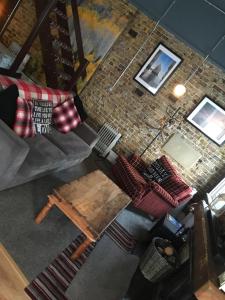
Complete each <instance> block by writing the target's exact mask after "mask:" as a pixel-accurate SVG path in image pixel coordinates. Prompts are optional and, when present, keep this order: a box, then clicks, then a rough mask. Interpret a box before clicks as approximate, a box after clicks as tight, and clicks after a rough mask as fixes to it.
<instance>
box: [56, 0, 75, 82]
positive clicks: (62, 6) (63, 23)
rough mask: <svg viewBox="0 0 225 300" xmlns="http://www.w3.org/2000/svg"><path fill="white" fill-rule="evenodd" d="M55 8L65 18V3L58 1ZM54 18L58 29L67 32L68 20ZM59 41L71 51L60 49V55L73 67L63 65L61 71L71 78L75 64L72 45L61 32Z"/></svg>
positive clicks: (67, 37) (68, 38)
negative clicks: (60, 28)
mask: <svg viewBox="0 0 225 300" xmlns="http://www.w3.org/2000/svg"><path fill="white" fill-rule="evenodd" d="M57 8H58V10H59V11H61V12H62V13H63V15H65V16H67V12H66V4H65V3H62V2H60V1H58V3H57ZM56 18H57V23H58V25H59V26H60V27H62V28H63V29H64V30H65V31H67V32H69V26H68V19H67V20H65V19H63V18H62V17H60V16H59V15H57V14H56ZM59 40H60V41H61V42H62V43H63V44H65V45H67V46H68V47H69V48H70V49H71V52H70V51H68V50H65V49H63V48H61V55H62V57H63V58H65V59H67V60H68V61H70V62H72V64H73V67H71V66H67V65H63V69H64V72H65V73H66V74H68V75H70V76H71V77H73V75H74V67H75V62H74V59H73V49H72V45H71V40H70V36H69V35H66V34H64V33H62V32H61V31H59Z"/></svg>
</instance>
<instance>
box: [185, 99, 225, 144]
mask: <svg viewBox="0 0 225 300" xmlns="http://www.w3.org/2000/svg"><path fill="white" fill-rule="evenodd" d="M187 121H188V122H189V123H191V124H192V125H193V126H194V127H195V128H197V129H198V130H200V131H201V132H202V133H203V134H204V135H205V136H206V137H207V138H209V139H210V140H211V141H213V142H214V143H216V144H217V145H218V146H222V145H223V144H224V142H225V109H223V108H222V107H221V106H220V105H218V104H216V103H215V101H213V100H212V99H210V97H208V96H207V95H205V96H204V97H203V98H202V100H201V101H200V102H199V104H198V105H197V106H196V107H195V108H194V110H193V111H192V112H191V113H190V114H189V115H188V117H187Z"/></svg>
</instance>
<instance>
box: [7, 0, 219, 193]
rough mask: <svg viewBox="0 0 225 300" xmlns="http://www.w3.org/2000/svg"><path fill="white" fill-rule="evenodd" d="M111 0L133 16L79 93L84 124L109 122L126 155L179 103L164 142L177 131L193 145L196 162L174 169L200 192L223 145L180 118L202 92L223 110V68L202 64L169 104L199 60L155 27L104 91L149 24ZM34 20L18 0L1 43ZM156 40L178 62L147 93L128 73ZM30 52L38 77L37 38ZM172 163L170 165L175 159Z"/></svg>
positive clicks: (157, 150) (210, 181) (156, 146)
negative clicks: (182, 93) (165, 78)
mask: <svg viewBox="0 0 225 300" xmlns="http://www.w3.org/2000/svg"><path fill="white" fill-rule="evenodd" d="M114 1H115V7H118V10H122V11H124V10H125V11H129V12H130V14H131V15H132V14H134V17H133V19H131V21H130V23H129V25H128V27H127V28H126V30H125V31H124V32H123V34H121V36H120V37H119V39H118V40H117V41H116V43H115V44H114V46H113V48H112V49H111V51H110V52H109V54H108V55H107V57H106V59H105V60H104V62H103V63H102V65H101V66H100V67H99V69H98V70H97V72H96V73H95V75H94V77H93V79H92V80H91V81H90V83H89V84H88V86H87V87H86V88H85V90H84V91H83V93H82V98H83V100H84V104H85V106H86V108H87V111H88V114H89V116H90V123H91V124H92V125H93V126H94V127H95V128H96V129H98V128H100V127H101V125H103V123H104V122H109V123H111V124H112V125H113V126H115V127H116V128H117V129H118V131H119V132H121V133H122V138H121V141H120V143H119V144H118V146H117V147H116V152H118V153H125V154H129V153H131V152H134V151H135V152H137V153H139V154H140V153H142V151H143V150H144V149H145V147H146V146H147V144H148V143H149V142H150V141H151V140H152V139H153V138H154V136H155V134H156V131H154V130H151V125H152V126H155V127H157V126H158V125H159V124H160V122H162V121H163V120H164V118H165V117H166V116H167V114H166V109H167V107H168V106H172V107H173V108H174V109H176V108H177V107H179V106H180V107H181V109H180V111H179V114H178V115H177V117H176V122H175V123H174V124H172V125H171V127H170V128H167V129H166V130H165V134H164V136H165V141H166V140H167V139H168V138H169V137H170V136H171V135H172V134H173V133H176V132H178V133H181V134H182V135H183V136H185V137H186V138H187V139H188V140H190V141H191V142H192V143H193V144H194V147H195V148H196V150H198V151H200V152H201V154H202V161H201V162H199V163H198V164H197V165H196V166H194V167H193V168H192V169H191V170H188V171H187V170H183V169H182V168H181V167H180V166H179V165H177V168H178V169H179V171H180V172H181V173H182V175H183V176H184V178H185V179H186V180H187V182H188V183H190V184H192V185H194V186H196V187H197V188H198V189H203V190H204V188H205V187H206V189H210V187H212V186H213V185H214V184H215V183H216V182H217V181H218V180H219V179H220V178H221V177H222V176H223V175H224V174H225V162H224V158H225V147H218V146H217V145H215V144H214V143H213V142H211V141H210V140H209V139H207V138H206V137H205V136H204V135H203V134H202V133H200V132H199V131H198V130H197V129H195V128H194V127H193V126H192V125H190V124H189V123H188V122H187V121H186V116H187V115H188V114H189V113H190V112H191V110H192V109H193V108H194V107H195V106H196V105H197V103H199V101H200V100H201V99H202V98H203V96H204V95H205V94H207V95H208V96H209V97H211V98H212V99H214V100H215V101H216V102H217V103H218V104H220V105H221V106H223V107H224V108H225V100H224V99H225V88H224V83H225V74H224V72H223V71H222V70H220V69H219V68H217V67H215V66H213V65H212V64H210V63H206V64H205V65H204V67H202V68H201V70H200V71H199V72H198V73H197V74H196V75H195V76H194V77H193V78H192V80H191V81H190V82H189V84H188V86H187V88H188V90H187V93H186V95H185V96H184V97H183V98H182V99H181V100H180V101H178V102H177V103H173V102H172V101H171V100H170V99H169V96H170V94H171V91H172V89H173V87H174V86H175V84H176V83H182V82H184V81H185V80H186V79H187V77H188V75H189V74H190V72H191V71H192V70H194V69H195V68H196V66H198V65H199V64H201V62H202V60H203V58H202V57H201V56H200V55H199V54H197V53H196V52H195V51H193V50H191V49H190V48H189V47H187V45H185V44H184V43H182V42H180V41H179V40H177V39H176V38H175V37H174V36H173V35H172V34H170V33H168V32H167V31H165V30H164V29H162V28H161V27H158V29H157V30H156V31H155V32H154V34H153V35H152V37H151V38H150V40H149V42H148V43H147V44H146V46H145V48H144V49H143V50H142V51H141V53H140V54H139V55H138V56H137V58H136V59H135V61H134V62H133V63H132V65H131V66H130V68H129V69H128V70H127V72H126V73H125V75H124V76H123V77H122V79H121V80H120V82H119V83H118V85H117V86H116V87H115V88H114V89H113V91H112V92H109V88H110V87H111V86H112V85H113V84H114V83H115V81H116V80H117V79H118V77H119V76H120V74H121V73H122V71H123V70H124V68H125V67H126V66H127V64H128V63H129V61H130V60H131V59H132V58H133V56H134V55H135V53H136V52H137V50H138V49H139V47H140V46H141V45H142V43H143V42H144V41H145V40H146V38H147V37H148V33H149V32H150V31H151V29H152V28H153V27H154V25H155V22H154V21H152V20H150V19H149V18H147V17H146V16H145V15H143V14H142V13H140V12H136V9H135V8H134V7H133V6H131V5H128V4H127V3H126V2H125V1H123V0H114ZM135 12H136V13H135ZM35 20H36V16H35V9H34V4H33V0H23V2H22V6H21V8H20V9H19V10H18V11H17V13H16V15H15V18H14V20H13V21H12V23H11V24H10V26H9V28H8V30H7V32H6V33H5V35H4V43H5V44H6V45H9V44H10V42H11V41H13V40H14V41H17V42H18V43H19V44H22V43H23V41H24V40H25V37H26V36H27V35H28V34H29V32H30V29H31V27H32V25H33V24H34V22H35ZM130 29H133V30H135V31H136V32H137V33H138V35H137V37H136V38H133V37H131V36H130V35H129V30H130ZM159 42H162V43H164V44H165V45H166V46H168V47H169V48H170V49H172V50H173V51H174V52H175V53H177V54H178V55H179V56H181V57H182V58H183V63H182V64H181V65H180V67H178V69H177V70H176V72H175V73H174V74H173V76H172V77H171V78H170V79H169V81H167V82H166V84H165V85H164V86H163V88H162V89H161V90H160V91H159V93H158V94H157V95H156V96H152V95H151V94H150V93H148V92H147V91H146V90H145V89H143V88H142V87H141V86H140V85H139V84H138V83H136V82H135V81H134V80H133V77H134V76H135V74H136V73H137V71H138V70H139V69H140V67H141V66H142V65H143V63H144V61H145V60H146V59H147V58H148V56H149V55H150V54H151V52H152V51H153V49H154V48H155V47H156V45H157V44H158V43H159ZM31 54H32V56H33V57H34V58H37V61H39V64H38V66H37V72H38V74H39V77H40V78H41V79H42V80H43V78H44V76H43V72H41V63H42V58H41V51H40V44H39V40H38V39H37V41H35V43H34V45H33V47H32V50H31ZM136 88H138V89H140V90H142V91H143V93H144V94H143V96H142V97H139V96H138V95H137V94H136V93H135V90H136ZM165 141H163V140H162V139H158V140H156V141H155V142H154V143H153V144H152V145H151V147H150V148H149V150H148V151H147V152H146V154H145V156H144V159H145V160H146V161H150V160H154V159H155V158H157V157H158V156H160V155H161V154H162V149H161V148H162V145H163V144H164V143H165ZM174 163H175V164H176V162H175V161H174Z"/></svg>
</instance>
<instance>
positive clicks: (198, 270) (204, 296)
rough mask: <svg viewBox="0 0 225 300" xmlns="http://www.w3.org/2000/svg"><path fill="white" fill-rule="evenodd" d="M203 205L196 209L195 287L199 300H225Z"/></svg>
mask: <svg viewBox="0 0 225 300" xmlns="http://www.w3.org/2000/svg"><path fill="white" fill-rule="evenodd" d="M205 214H206V211H205V209H204V207H203V204H202V203H200V204H199V205H198V206H197V207H196V208H195V213H194V216H195V225H194V244H193V246H194V249H193V287H194V292H195V296H196V297H197V299H199V300H225V295H224V294H223V293H222V292H221V291H220V290H219V288H218V284H217V276H216V272H215V269H214V263H213V257H212V253H211V246H210V236H209V228H208V220H207V219H206V215H205Z"/></svg>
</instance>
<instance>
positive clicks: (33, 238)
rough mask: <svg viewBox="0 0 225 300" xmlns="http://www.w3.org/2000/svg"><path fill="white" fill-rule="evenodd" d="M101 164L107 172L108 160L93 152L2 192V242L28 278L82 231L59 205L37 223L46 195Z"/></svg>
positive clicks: (38, 271) (34, 275) (0, 225)
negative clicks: (62, 168) (63, 168)
mask: <svg viewBox="0 0 225 300" xmlns="http://www.w3.org/2000/svg"><path fill="white" fill-rule="evenodd" d="M98 168H100V169H103V171H104V172H106V173H107V172H108V168H107V166H106V164H105V162H102V161H101V160H99V159H98V158H97V157H96V156H95V155H92V156H91V157H90V158H88V159H87V160H86V161H84V162H83V163H81V164H80V165H78V166H75V167H73V168H71V169H68V170H66V171H62V172H59V173H55V174H52V175H49V176H46V177H43V178H41V179H38V180H35V181H32V182H29V183H26V184H23V185H21V186H18V187H15V188H12V189H9V190H6V191H2V192H0V215H1V219H0V242H1V243H2V244H3V245H4V246H5V247H6V248H7V250H8V251H9V253H10V254H11V255H12V257H13V258H14V259H15V261H16V263H17V264H18V265H19V266H20V268H21V269H22V271H23V272H24V273H25V275H26V276H27V278H28V280H31V279H33V278H34V277H36V275H38V274H39V273H40V272H41V271H42V270H43V269H44V268H45V267H46V266H47V265H48V264H49V263H50V262H51V261H52V260H53V259H54V258H55V257H56V256H57V254H58V253H60V252H61V251H62V250H63V249H64V248H65V247H67V246H68V244H70V243H71V241H72V240H74V239H75V238H76V236H77V234H78V233H79V231H78V229H77V228H76V227H75V226H74V225H73V224H72V223H71V221H70V220H69V219H67V218H66V217H65V215H63V214H62V213H61V212H60V211H59V210H58V209H57V208H53V209H52V210H51V211H50V213H49V214H48V216H47V217H46V218H45V219H44V221H43V222H42V223H41V224H40V225H36V224H35V223H34V218H35V216H36V214H37V213H38V212H39V210H40V209H41V208H42V207H43V205H44V204H45V203H46V200H47V195H48V194H49V193H51V191H52V189H53V187H57V186H60V185H62V184H64V183H65V182H68V181H70V180H73V179H75V178H78V177H80V176H82V175H85V174H87V173H88V172H91V171H93V170H95V169H98Z"/></svg>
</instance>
